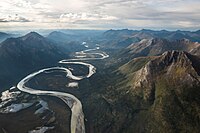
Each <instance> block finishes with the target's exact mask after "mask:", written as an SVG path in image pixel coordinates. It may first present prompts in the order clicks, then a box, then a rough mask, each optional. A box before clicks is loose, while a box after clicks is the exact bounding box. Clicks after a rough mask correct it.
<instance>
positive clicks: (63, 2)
mask: <svg viewBox="0 0 200 133" xmlns="http://www.w3.org/2000/svg"><path fill="white" fill-rule="evenodd" d="M199 5H200V0H0V30H2V31H3V30H23V29H122V28H129V29H156V30H157V29H167V30H177V29H180V30H199V29H200V6H199Z"/></svg>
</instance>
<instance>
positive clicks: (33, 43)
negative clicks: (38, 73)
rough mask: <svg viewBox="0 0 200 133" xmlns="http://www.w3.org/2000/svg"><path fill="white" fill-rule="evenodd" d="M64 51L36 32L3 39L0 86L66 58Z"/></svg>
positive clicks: (0, 45)
mask: <svg viewBox="0 0 200 133" xmlns="http://www.w3.org/2000/svg"><path fill="white" fill-rule="evenodd" d="M66 53H67V52H64V51H63V52H62V50H61V48H60V47H58V45H57V44H55V43H52V42H51V41H49V40H48V39H46V38H44V37H43V36H41V35H40V34H38V33H36V32H31V33H29V34H27V35H25V36H23V37H19V38H9V39H7V40H5V41H4V42H2V43H1V44H0V70H1V72H0V85H1V86H0V88H3V87H5V86H7V85H11V83H13V82H16V81H18V80H19V79H20V78H22V77H23V76H25V75H26V74H28V73H30V72H32V71H33V70H37V68H41V67H45V66H52V65H53V64H55V63H57V61H58V60H60V59H63V58H67V57H68V56H67V54H66Z"/></svg>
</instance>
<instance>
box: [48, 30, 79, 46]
mask: <svg viewBox="0 0 200 133" xmlns="http://www.w3.org/2000/svg"><path fill="white" fill-rule="evenodd" d="M47 38H48V39H50V40H53V41H55V42H58V43H61V42H70V41H76V40H78V39H80V38H78V36H77V35H72V34H65V33H63V32H60V31H53V32H51V33H50V34H49V35H48V36H47Z"/></svg>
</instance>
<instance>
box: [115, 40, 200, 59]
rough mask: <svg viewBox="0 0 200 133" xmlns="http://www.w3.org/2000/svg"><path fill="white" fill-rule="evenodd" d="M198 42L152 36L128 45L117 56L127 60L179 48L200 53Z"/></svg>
mask: <svg viewBox="0 0 200 133" xmlns="http://www.w3.org/2000/svg"><path fill="white" fill-rule="evenodd" d="M199 49H200V43H197V42H191V41H190V40H188V39H181V40H175V41H169V40H167V39H160V38H153V39H143V40H141V41H140V42H137V43H133V44H131V45H129V46H128V47H127V48H126V49H125V50H122V52H121V54H119V56H118V57H120V58H121V60H129V59H133V58H134V57H140V56H151V55H159V54H162V53H163V52H165V51H170V50H179V51H187V52H190V53H192V54H196V55H200V51H199Z"/></svg>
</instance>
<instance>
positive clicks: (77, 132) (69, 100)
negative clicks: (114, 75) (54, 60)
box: [17, 47, 109, 133]
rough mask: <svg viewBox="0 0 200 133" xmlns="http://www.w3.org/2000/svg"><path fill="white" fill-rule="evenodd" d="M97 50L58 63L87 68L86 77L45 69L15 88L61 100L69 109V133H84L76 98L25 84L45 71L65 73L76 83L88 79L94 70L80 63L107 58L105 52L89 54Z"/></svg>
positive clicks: (65, 69)
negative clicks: (36, 88)
mask: <svg viewBox="0 0 200 133" xmlns="http://www.w3.org/2000/svg"><path fill="white" fill-rule="evenodd" d="M98 49H99V47H97V48H95V49H88V50H83V51H80V52H76V54H77V55H79V56H77V57H80V58H75V59H66V60H61V61H59V63H60V64H77V65H85V66H87V67H88V69H89V72H88V74H87V75H86V76H75V75H73V73H72V72H71V71H70V70H69V69H67V68H64V67H51V68H45V69H42V70H39V71H37V72H34V73H32V74H30V75H28V76H26V77H25V78H24V79H22V80H21V81H20V82H19V83H18V84H17V88H18V89H19V90H20V91H22V92H26V93H29V94H33V95H48V96H55V97H58V98H60V99H62V100H63V101H64V102H65V103H66V104H67V105H68V106H69V108H70V109H71V113H72V115H71V126H70V128H71V133H85V124H84V114H83V111H82V104H81V102H80V101H79V99H78V98H76V97H75V96H73V95H72V94H69V93H64V92H57V91H44V90H35V89H33V88H30V87H28V86H26V83H27V82H29V80H31V79H32V78H33V77H35V76H37V75H38V74H40V73H43V72H47V71H48V73H49V72H54V71H60V72H64V73H66V77H67V78H70V79H73V80H76V81H79V80H82V79H84V78H89V77H91V76H92V75H93V74H94V73H95V72H96V68H95V67H94V66H93V65H91V64H89V63H84V62H80V61H86V60H99V59H105V58H108V57H109V55H107V54H106V53H105V52H95V53H90V51H94V50H98ZM91 55H93V56H95V55H98V56H100V57H91V58H90V57H88V56H91Z"/></svg>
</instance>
